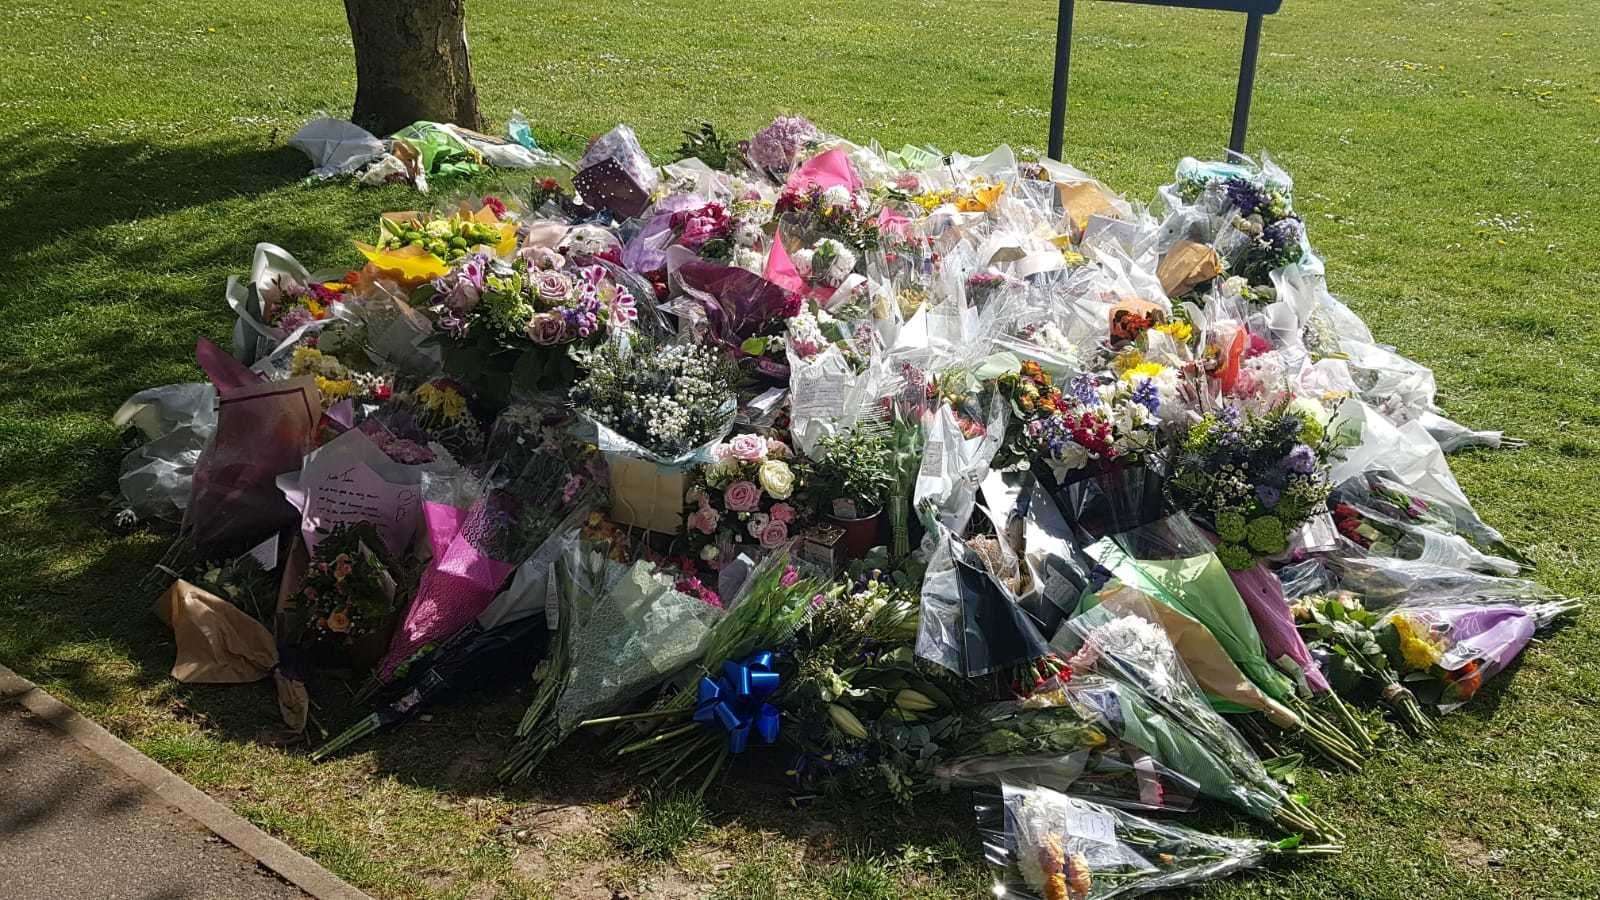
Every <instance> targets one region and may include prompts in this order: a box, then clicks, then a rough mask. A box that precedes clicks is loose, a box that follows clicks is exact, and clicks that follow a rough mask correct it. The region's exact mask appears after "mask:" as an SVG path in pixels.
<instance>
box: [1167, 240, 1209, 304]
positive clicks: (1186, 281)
mask: <svg viewBox="0 0 1600 900" xmlns="http://www.w3.org/2000/svg"><path fill="white" fill-rule="evenodd" d="M1221 274H1222V260H1221V259H1220V258H1218V256H1217V251H1216V249H1215V248H1213V247H1211V246H1210V245H1208V244H1197V243H1195V242H1194V241H1179V242H1178V243H1176V244H1173V245H1172V249H1170V250H1168V251H1167V254H1166V255H1165V256H1163V257H1161V265H1159V266H1157V267H1156V277H1157V278H1159V279H1161V289H1162V290H1164V291H1166V292H1167V296H1168V297H1182V296H1183V295H1184V294H1187V293H1189V291H1191V290H1193V289H1194V287H1195V285H1198V284H1204V283H1205V282H1207V281H1210V280H1211V279H1213V278H1215V277H1217V276H1218V275H1221Z"/></svg>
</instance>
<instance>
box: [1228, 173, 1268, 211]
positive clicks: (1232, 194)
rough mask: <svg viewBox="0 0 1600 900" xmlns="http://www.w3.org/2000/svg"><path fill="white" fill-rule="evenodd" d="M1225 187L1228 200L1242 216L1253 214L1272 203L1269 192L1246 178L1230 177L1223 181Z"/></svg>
mask: <svg viewBox="0 0 1600 900" xmlns="http://www.w3.org/2000/svg"><path fill="white" fill-rule="evenodd" d="M1223 188H1224V190H1226V191H1227V194H1228V202H1229V203H1231V204H1233V206H1234V208H1235V209H1237V210H1239V215H1241V216H1249V215H1253V214H1254V213H1255V212H1256V210H1258V209H1261V208H1262V207H1264V206H1267V205H1269V203H1270V200H1269V198H1268V197H1267V192H1266V191H1263V190H1262V189H1261V188H1258V187H1256V186H1255V185H1254V184H1253V183H1251V182H1250V181H1249V180H1248V179H1245V178H1229V179H1228V180H1227V181H1226V182H1224V183H1223Z"/></svg>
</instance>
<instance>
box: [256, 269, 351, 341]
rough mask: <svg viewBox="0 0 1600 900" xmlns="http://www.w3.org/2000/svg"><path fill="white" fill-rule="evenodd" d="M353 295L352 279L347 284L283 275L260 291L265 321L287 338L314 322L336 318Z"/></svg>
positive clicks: (262, 314)
mask: <svg viewBox="0 0 1600 900" xmlns="http://www.w3.org/2000/svg"><path fill="white" fill-rule="evenodd" d="M350 293H351V289H350V282H349V280H348V277H347V278H346V280H344V281H307V282H304V283H302V282H300V281H297V280H295V279H294V278H292V277H289V276H287V275H283V276H279V277H278V278H275V279H273V280H272V281H270V282H268V283H267V284H264V285H262V286H261V288H260V295H261V320H262V322H264V323H265V324H266V325H268V326H270V327H272V328H275V329H278V331H279V333H280V335H281V336H283V337H287V336H288V335H289V334H290V333H292V332H294V331H295V330H296V329H298V328H301V327H303V326H305V325H308V324H310V323H312V322H322V321H325V320H327V319H329V318H332V317H333V315H334V313H335V312H337V311H338V308H339V306H340V305H341V304H343V303H344V302H345V300H346V299H348V298H349V296H350Z"/></svg>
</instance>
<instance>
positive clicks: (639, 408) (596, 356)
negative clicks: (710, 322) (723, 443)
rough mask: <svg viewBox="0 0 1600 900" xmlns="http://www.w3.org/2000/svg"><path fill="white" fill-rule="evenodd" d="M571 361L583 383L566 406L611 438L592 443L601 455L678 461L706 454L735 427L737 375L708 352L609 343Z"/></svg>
mask: <svg viewBox="0 0 1600 900" xmlns="http://www.w3.org/2000/svg"><path fill="white" fill-rule="evenodd" d="M572 357H573V359H575V360H577V361H578V364H579V366H581V367H582V368H583V370H584V375H583V377H582V378H581V379H579V380H578V382H577V383H576V384H574V385H573V386H572V390H571V393H570V394H569V398H570V400H571V402H572V405H573V406H574V407H575V408H576V409H577V410H578V412H579V413H580V414H582V415H584V416H586V417H588V418H589V419H590V420H591V421H592V422H594V423H595V424H597V425H599V426H602V427H603V428H604V429H605V430H606V431H607V432H609V433H610V436H609V438H610V439H608V436H607V435H605V434H602V435H601V440H599V441H597V443H598V444H599V445H600V449H601V450H628V449H633V450H636V451H638V452H639V453H640V455H648V456H650V457H654V458H658V459H665V460H673V459H678V458H680V457H685V456H687V455H689V454H691V453H693V452H694V451H695V450H696V448H701V447H707V448H708V447H709V445H711V444H713V443H714V442H715V441H717V440H718V439H719V438H720V437H721V436H722V435H723V434H724V433H726V432H727V429H728V427H729V425H730V424H731V423H732V418H733V412H734V392H733V378H734V373H733V370H732V367H731V366H729V365H728V364H727V362H726V361H725V360H724V359H723V358H722V357H721V356H720V355H719V354H718V353H717V352H716V351H715V350H714V349H712V348H710V347H706V346H703V345H698V344H687V343H683V344H666V345H662V344H658V343H656V342H655V341H654V340H653V339H650V338H640V339H639V340H637V341H635V342H628V341H616V340H612V341H606V342H604V343H602V344H601V345H600V346H598V347H596V348H594V349H592V350H579V349H577V348H574V349H573V350H572ZM619 439H620V440H619Z"/></svg>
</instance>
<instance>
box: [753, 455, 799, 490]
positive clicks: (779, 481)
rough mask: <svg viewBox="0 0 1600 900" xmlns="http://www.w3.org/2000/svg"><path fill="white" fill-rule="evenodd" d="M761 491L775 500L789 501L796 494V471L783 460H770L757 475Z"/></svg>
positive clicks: (763, 464) (762, 465)
mask: <svg viewBox="0 0 1600 900" xmlns="http://www.w3.org/2000/svg"><path fill="white" fill-rule="evenodd" d="M757 478H758V479H759V480H760V482H761V489H762V490H764V491H766V492H767V493H768V494H770V495H772V497H773V499H775V500H787V499H789V496H790V495H791V494H793V493H794V470H793V469H790V468H789V464H788V463H786V462H784V461H783V460H781V459H769V460H767V461H766V462H764V463H762V464H761V471H760V472H759V473H758V474H757Z"/></svg>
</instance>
